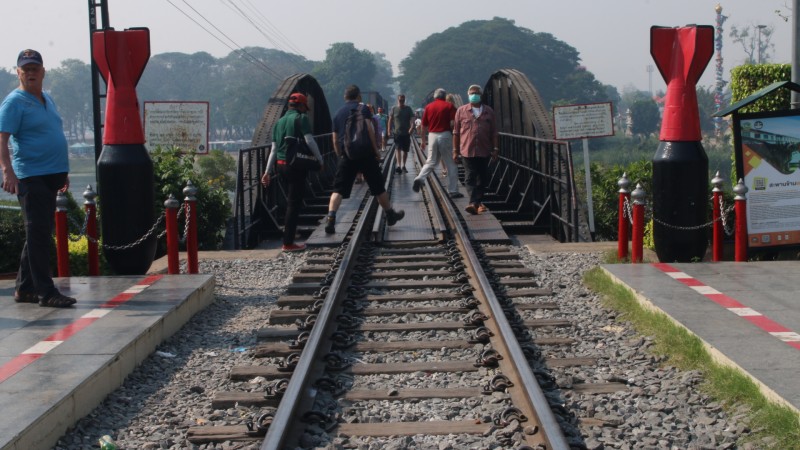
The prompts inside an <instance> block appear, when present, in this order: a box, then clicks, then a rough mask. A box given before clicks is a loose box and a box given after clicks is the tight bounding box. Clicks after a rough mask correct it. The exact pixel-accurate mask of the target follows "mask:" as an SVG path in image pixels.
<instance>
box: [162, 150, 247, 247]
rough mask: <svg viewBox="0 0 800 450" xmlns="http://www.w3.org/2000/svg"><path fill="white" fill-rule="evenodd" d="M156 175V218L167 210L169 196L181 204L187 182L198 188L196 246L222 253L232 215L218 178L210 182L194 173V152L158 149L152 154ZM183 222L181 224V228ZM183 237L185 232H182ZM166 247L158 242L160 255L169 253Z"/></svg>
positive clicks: (228, 200) (195, 171)
mask: <svg viewBox="0 0 800 450" xmlns="http://www.w3.org/2000/svg"><path fill="white" fill-rule="evenodd" d="M150 156H151V158H152V159H153V169H154V172H155V205H154V208H155V210H156V211H157V216H158V215H160V214H161V211H163V210H164V201H165V200H166V199H167V198H169V196H170V194H172V195H174V196H175V198H176V199H177V200H178V201H180V202H182V201H183V199H184V197H185V195H184V194H183V188H184V187H186V184H187V182H188V181H191V182H192V184H194V186H195V187H196V188H197V195H196V197H197V209H198V211H197V245H198V248H199V249H200V250H219V249H220V248H221V246H222V241H223V239H224V237H225V226H226V222H227V220H228V218H229V217H230V216H231V203H230V199H229V198H228V193H227V191H225V189H224V188H223V187H222V184H221V183H220V182H219V181H218V180H217V179H208V178H207V177H205V176H203V175H202V174H201V173H199V172H198V171H197V170H195V156H196V155H195V153H184V152H182V151H181V150H180V149H179V148H169V149H164V148H161V147H157V148H156V149H155V150H153V151H152V152H151V153H150ZM183 223H184V222H183V220H181V221H180V224H181V225H180V226H181V228H182V227H183ZM180 232H181V235H183V229H181V230H180ZM165 248H166V244H165V243H164V242H163V240H162V241H160V242H159V252H158V254H159V255H163V254H165V253H166V250H165Z"/></svg>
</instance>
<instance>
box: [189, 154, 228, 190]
mask: <svg viewBox="0 0 800 450" xmlns="http://www.w3.org/2000/svg"><path fill="white" fill-rule="evenodd" d="M197 164H198V165H199V166H200V173H201V174H202V175H203V178H205V179H207V180H208V182H209V183H210V184H215V185H218V186H221V187H222V188H223V189H225V190H226V191H232V190H233V189H234V188H235V187H236V178H235V176H233V177H232V176H231V174H235V173H236V160H235V159H233V157H231V156H230V155H228V154H227V153H225V152H224V151H222V150H211V151H209V152H208V155H205V156H202V155H200V156H199V160H198V162H197Z"/></svg>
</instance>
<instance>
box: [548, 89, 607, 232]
mask: <svg viewBox="0 0 800 450" xmlns="http://www.w3.org/2000/svg"><path fill="white" fill-rule="evenodd" d="M553 122H554V124H555V127H554V128H555V131H556V139H558V140H569V139H582V140H583V166H584V172H585V173H586V197H587V199H586V206H587V208H588V210H589V232H591V234H592V237H594V208H593V205H592V177H591V170H590V167H589V139H588V138H590V137H592V138H594V137H604V136H613V135H614V120H613V115H612V113H611V102H604V103H587V104H582V105H567V106H554V107H553Z"/></svg>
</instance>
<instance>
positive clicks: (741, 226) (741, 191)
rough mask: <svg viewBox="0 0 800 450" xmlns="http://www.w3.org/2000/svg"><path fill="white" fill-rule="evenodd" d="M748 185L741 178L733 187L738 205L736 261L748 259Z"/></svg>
mask: <svg viewBox="0 0 800 450" xmlns="http://www.w3.org/2000/svg"><path fill="white" fill-rule="evenodd" d="M747 191H748V189H747V186H745V185H744V182H743V181H742V179H741V178H739V183H737V184H736V186H735V187H734V188H733V193H734V194H736V197H734V201H735V205H736V237H735V239H736V245H735V252H734V253H735V256H736V257H735V261H737V262H746V261H747V196H746V194H747Z"/></svg>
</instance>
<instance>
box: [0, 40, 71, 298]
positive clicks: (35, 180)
mask: <svg viewBox="0 0 800 450" xmlns="http://www.w3.org/2000/svg"><path fill="white" fill-rule="evenodd" d="M44 76H45V69H44V63H43V62H42V55H41V54H40V53H39V52H37V51H36V50H30V49H28V50H23V51H21V52H20V53H19V56H18V57H17V78H19V87H18V88H17V89H15V90H14V91H12V92H11V93H10V94H8V96H6V98H5V100H3V102H2V104H0V170H2V172H3V180H2V181H3V183H2V186H3V190H4V191H6V192H8V193H9V194H16V196H17V199H18V200H19V204H20V206H21V207H22V217H23V220H24V223H25V244H24V245H23V246H22V255H21V256H20V261H19V272H17V281H16V289H15V292H14V300H15V301H16V302H18V303H39V306H49V307H54V308H67V307H70V306H72V305H73V304H75V299H74V298H72V297H68V296H66V295H63V294H62V293H61V292H59V290H58V288H56V286H55V283H53V275H52V273H51V271H50V247H51V246H52V242H53V227H54V226H55V210H56V195H57V194H58V191H59V190H60V191H62V192H63V191H66V190H67V188H69V178H68V176H67V173H68V172H69V157H68V153H67V138H66V137H65V136H64V128H63V126H62V121H61V116H59V114H58V110H57V109H56V105H55V103H53V99H52V98H51V97H50V95H48V94H47V93H45V92H44V91H43V90H42V85H43V83H44ZM9 144H10V145H9Z"/></svg>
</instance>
